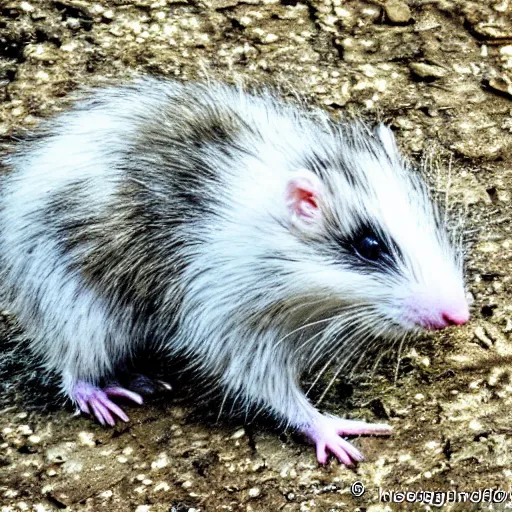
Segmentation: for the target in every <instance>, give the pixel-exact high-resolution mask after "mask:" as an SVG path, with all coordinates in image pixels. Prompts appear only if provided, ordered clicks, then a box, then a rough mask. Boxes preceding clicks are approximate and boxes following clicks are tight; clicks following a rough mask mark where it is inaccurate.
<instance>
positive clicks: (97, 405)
mask: <svg viewBox="0 0 512 512" xmlns="http://www.w3.org/2000/svg"><path fill="white" fill-rule="evenodd" d="M90 405H91V407H92V408H93V409H94V410H95V411H96V410H97V411H99V414H101V416H102V418H103V419H104V421H106V422H107V423H108V424H109V425H110V426H111V427H113V426H114V425H115V424H116V422H115V420H114V418H113V417H112V415H111V414H110V412H109V411H108V409H107V407H105V405H104V404H103V403H102V402H101V401H100V398H95V399H93V400H91V401H90ZM96 417H98V415H97V414H96ZM100 423H101V422H100Z"/></svg>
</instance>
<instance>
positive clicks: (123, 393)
mask: <svg viewBox="0 0 512 512" xmlns="http://www.w3.org/2000/svg"><path fill="white" fill-rule="evenodd" d="M103 391H104V392H105V393H106V394H107V395H108V396H120V397H123V398H127V399H128V400H132V401H133V402H135V403H137V404H139V405H140V404H142V403H143V401H144V400H143V399H142V397H141V396H140V395H139V394H138V393H134V392H133V391H129V390H128V389H124V388H121V387H118V386H114V387H110V388H105V389H104V390H103Z"/></svg>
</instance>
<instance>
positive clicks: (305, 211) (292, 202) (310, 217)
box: [286, 171, 322, 223]
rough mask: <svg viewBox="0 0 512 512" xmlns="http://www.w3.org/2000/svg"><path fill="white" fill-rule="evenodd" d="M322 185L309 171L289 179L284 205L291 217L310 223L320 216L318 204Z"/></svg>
mask: <svg viewBox="0 0 512 512" xmlns="http://www.w3.org/2000/svg"><path fill="white" fill-rule="evenodd" d="M321 196H322V184H321V182H320V180H319V179H318V177H317V176H316V175H315V174H314V173H312V172H311V171H304V172H301V173H300V174H298V175H297V176H294V177H293V178H291V179H290V181H289V182H288V184H287V186H286V204H287V206H288V208H289V210H290V212H291V213H292V215H293V217H295V218H298V219H300V220H303V221H305V222H307V223H311V222H313V221H315V220H316V219H317V218H318V215H319V214H320V211H319V207H318V202H319V200H320V199H321Z"/></svg>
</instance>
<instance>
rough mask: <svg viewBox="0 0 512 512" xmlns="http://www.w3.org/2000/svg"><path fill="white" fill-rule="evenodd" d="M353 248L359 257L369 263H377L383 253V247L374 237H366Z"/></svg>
mask: <svg viewBox="0 0 512 512" xmlns="http://www.w3.org/2000/svg"><path fill="white" fill-rule="evenodd" d="M353 247H354V249H355V251H356V252H357V254H359V256H361V257H362V258H364V259H365V260H369V261H377V260H378V259H380V257H381V255H382V252H383V247H382V245H381V244H380V242H379V241H378V240H377V239H376V238H374V237H373V236H365V237H363V238H360V239H359V240H356V241H355V243H354V245H353Z"/></svg>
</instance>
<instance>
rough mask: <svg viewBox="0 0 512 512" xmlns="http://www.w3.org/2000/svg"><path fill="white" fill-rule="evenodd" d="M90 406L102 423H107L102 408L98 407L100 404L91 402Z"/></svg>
mask: <svg viewBox="0 0 512 512" xmlns="http://www.w3.org/2000/svg"><path fill="white" fill-rule="evenodd" d="M90 406H91V411H92V414H93V415H94V417H95V418H96V419H97V420H98V421H99V422H100V424H101V425H105V419H104V418H103V415H102V414H101V410H100V409H99V408H98V406H97V405H96V404H90Z"/></svg>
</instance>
